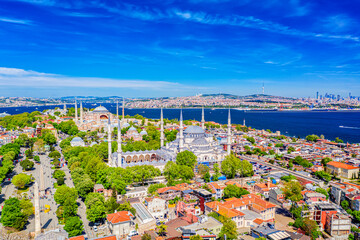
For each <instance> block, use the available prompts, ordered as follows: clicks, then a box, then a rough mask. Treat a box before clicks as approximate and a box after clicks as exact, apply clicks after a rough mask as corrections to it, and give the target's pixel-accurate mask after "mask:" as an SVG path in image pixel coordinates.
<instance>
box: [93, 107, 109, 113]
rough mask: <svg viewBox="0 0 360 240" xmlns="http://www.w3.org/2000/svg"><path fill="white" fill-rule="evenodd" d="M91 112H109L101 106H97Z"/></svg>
mask: <svg viewBox="0 0 360 240" xmlns="http://www.w3.org/2000/svg"><path fill="white" fill-rule="evenodd" d="M93 112H109V111H108V110H107V109H106V108H105V107H103V106H98V107H96V108H95V109H94V111H93Z"/></svg>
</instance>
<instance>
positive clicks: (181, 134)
mask: <svg viewBox="0 0 360 240" xmlns="http://www.w3.org/2000/svg"><path fill="white" fill-rule="evenodd" d="M179 130H180V136H179V138H180V139H179V149H180V152H182V151H183V149H184V126H183V115H182V109H181V110H180V127H179Z"/></svg>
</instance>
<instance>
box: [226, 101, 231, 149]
mask: <svg viewBox="0 0 360 240" xmlns="http://www.w3.org/2000/svg"><path fill="white" fill-rule="evenodd" d="M227 153H228V155H230V153H231V115H230V108H229V115H228V124H227Z"/></svg>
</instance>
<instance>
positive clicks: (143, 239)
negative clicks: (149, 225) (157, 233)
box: [141, 233, 151, 240]
mask: <svg viewBox="0 0 360 240" xmlns="http://www.w3.org/2000/svg"><path fill="white" fill-rule="evenodd" d="M141 240H151V236H150V234H148V233H145V234H143V235H142V236H141Z"/></svg>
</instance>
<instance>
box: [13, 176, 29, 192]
mask: <svg viewBox="0 0 360 240" xmlns="http://www.w3.org/2000/svg"><path fill="white" fill-rule="evenodd" d="M32 181H33V180H32V176H31V175H27V174H25V173H20V174H17V175H15V176H14V177H13V179H12V180H11V182H12V184H14V185H15V187H17V188H18V189H23V188H25V186H26V185H28V184H30V183H31V182H32Z"/></svg>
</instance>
